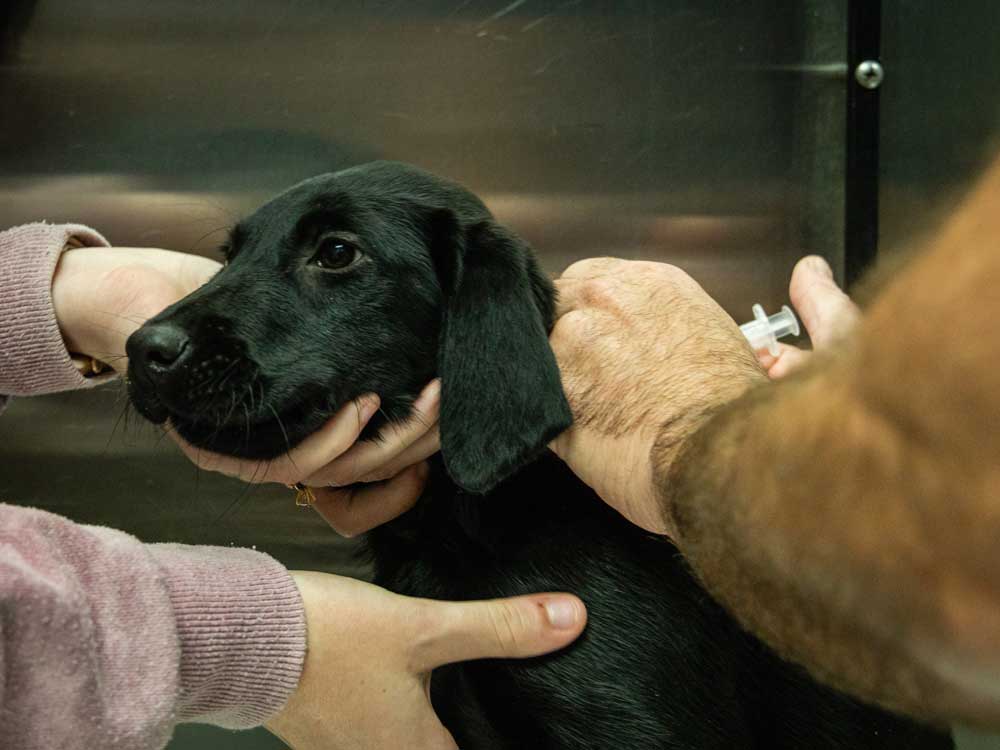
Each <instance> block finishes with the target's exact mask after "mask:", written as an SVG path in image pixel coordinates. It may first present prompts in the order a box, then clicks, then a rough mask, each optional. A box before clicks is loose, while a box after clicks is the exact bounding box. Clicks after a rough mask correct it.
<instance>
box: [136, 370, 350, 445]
mask: <svg viewBox="0 0 1000 750" xmlns="http://www.w3.org/2000/svg"><path fill="white" fill-rule="evenodd" d="M229 368H230V369H229V372H228V374H225V375H220V376H216V377H214V378H202V379H201V380H198V379H197V378H196V377H192V378H191V379H187V378H178V379H177V380H178V381H179V382H171V383H170V384H163V383H161V384H159V385H153V384H151V383H149V382H147V381H146V380H145V379H144V378H143V377H142V375H141V374H139V373H133V371H132V368H130V369H129V377H128V393H129V399H130V400H131V402H132V405H133V406H134V407H135V409H136V411H137V412H138V413H139V414H140V415H141V416H142V417H143V418H145V419H147V420H149V421H150V422H153V423H154V424H159V425H163V424H167V425H169V427H170V428H171V429H174V430H176V431H177V434H178V435H180V436H181V437H182V438H184V440H186V441H187V442H189V443H191V444H192V445H195V446H197V447H199V448H204V449H206V450H210V451H213V452H215V453H223V454H226V455H231V456H237V457H240V458H251V459H270V458H274V457H276V456H279V455H281V454H282V453H285V452H286V451H288V450H290V449H291V448H294V447H295V446H296V445H298V444H299V443H300V442H302V440H303V439H305V438H306V437H307V436H308V435H309V434H311V433H312V432H314V431H315V430H316V429H318V428H319V427H320V426H322V424H323V423H324V422H325V421H326V420H327V419H328V418H329V417H330V416H331V415H332V414H333V413H335V412H336V408H337V406H338V405H337V404H334V403H330V399H329V397H327V396H325V394H321V393H316V394H312V395H313V398H309V397H308V396H305V394H299V396H300V398H299V399H296V402H295V403H279V404H275V403H272V401H273V398H272V396H271V395H270V393H271V390H272V388H271V385H270V383H269V382H268V380H267V379H266V378H265V377H264V376H262V375H261V374H260V373H259V372H257V370H256V368H255V367H253V366H252V365H251V364H249V363H246V362H241V363H238V364H233V365H230V366H229ZM224 370H225V368H224V367H223V368H220V372H223V371H224Z"/></svg>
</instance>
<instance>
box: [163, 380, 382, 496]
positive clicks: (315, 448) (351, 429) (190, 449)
mask: <svg viewBox="0 0 1000 750" xmlns="http://www.w3.org/2000/svg"><path fill="white" fill-rule="evenodd" d="M378 405H379V400H378V397H377V396H375V395H368V396H362V397H361V398H359V399H356V400H354V401H350V402H348V403H346V404H344V406H342V407H341V408H340V411H338V412H337V413H336V414H335V415H334V416H333V417H332V418H331V419H330V420H328V421H327V423H326V424H325V425H323V427H321V428H320V429H318V430H317V431H316V432H314V433H313V434H312V435H310V436H309V437H307V438H306V439H305V440H303V441H302V442H301V443H299V445H297V446H296V447H295V448H293V449H292V450H291V451H289V452H288V453H285V454H284V455H282V456H279V457H278V458H275V459H273V460H271V461H254V460H248V459H243V458H236V457H234V456H224V455H222V454H220V453H213V452H212V451H206V450H202V449H201V448H197V447H195V446H193V445H191V444H190V443H188V442H187V441H186V440H184V439H183V438H181V437H180V436H179V435H177V434H176V431H173V430H172V431H171V434H172V435H173V437H174V440H175V441H176V442H177V444H178V445H179V446H180V448H181V450H182V451H183V452H184V454H185V455H186V456H187V457H188V458H189V459H191V460H192V461H193V462H194V463H196V464H197V465H198V466H200V467H201V468H203V469H205V470H207V471H216V472H219V473H221V474H227V475H229V476H232V477H238V478H240V479H242V480H243V481H245V482H250V483H253V484H261V483H264V482H280V483H282V484H294V483H296V482H299V481H301V479H302V478H303V477H305V476H309V475H310V474H312V473H313V472H315V471H316V470H317V469H318V468H319V467H320V466H322V465H324V463H326V462H328V461H329V460H330V457H331V456H337V455H340V454H341V453H343V452H344V451H346V450H347V449H348V448H350V447H351V446H352V445H353V444H354V442H355V441H356V440H357V439H358V436H359V435H360V434H361V430H363V429H364V427H365V425H366V424H368V420H370V419H371V418H372V415H373V414H374V413H375V412H376V411H377V410H378Z"/></svg>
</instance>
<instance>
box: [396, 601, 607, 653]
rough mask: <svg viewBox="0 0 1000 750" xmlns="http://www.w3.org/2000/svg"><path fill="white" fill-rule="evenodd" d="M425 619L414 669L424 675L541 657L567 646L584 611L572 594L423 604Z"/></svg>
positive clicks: (577, 632)
mask: <svg viewBox="0 0 1000 750" xmlns="http://www.w3.org/2000/svg"><path fill="white" fill-rule="evenodd" d="M426 605H427V606H428V607H429V608H430V609H429V612H428V614H429V617H428V618H426V619H425V620H423V623H424V624H425V626H426V625H427V623H428V622H429V623H430V626H429V627H424V628H423V632H422V633H421V635H420V639H419V642H418V644H417V648H416V654H415V657H414V660H415V664H414V667H415V669H416V671H418V672H425V671H429V670H432V669H434V668H436V667H440V666H442V665H444V664H452V663H454V662H459V661H469V660H471V659H510V658H524V657H529V656H541V655H542V654H547V653H549V652H550V651H555V650H557V649H560V648H563V647H565V646H567V645H569V644H570V643H572V642H573V641H574V640H576V638H577V637H578V636H579V635H580V633H582V632H583V628H584V626H585V625H586V624H587V609H586V607H584V605H583V602H582V601H580V599H579V598H577V597H575V596H573V595H571V594H532V595H530V596H517V597H513V598H510V599H492V600H489V601H479V602H431V601H428V602H426Z"/></svg>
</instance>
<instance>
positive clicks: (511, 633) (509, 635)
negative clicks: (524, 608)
mask: <svg viewBox="0 0 1000 750" xmlns="http://www.w3.org/2000/svg"><path fill="white" fill-rule="evenodd" d="M488 611H489V618H490V625H491V627H492V629H493V635H494V638H495V639H496V644H497V646H498V647H499V649H500V651H501V652H502V653H504V654H513V653H516V651H517V648H518V646H519V645H520V643H521V640H522V638H523V635H524V632H525V631H526V629H527V628H526V623H525V621H524V615H523V614H522V613H521V611H520V609H519V608H517V607H513V606H511V605H510V604H507V603H505V602H497V603H495V604H494V605H493V606H491V607H490V608H489V610H488Z"/></svg>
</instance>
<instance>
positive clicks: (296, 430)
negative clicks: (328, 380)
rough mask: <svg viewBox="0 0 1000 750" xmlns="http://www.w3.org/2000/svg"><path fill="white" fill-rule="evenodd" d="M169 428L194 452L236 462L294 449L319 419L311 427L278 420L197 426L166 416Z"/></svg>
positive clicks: (263, 458) (184, 419)
mask: <svg viewBox="0 0 1000 750" xmlns="http://www.w3.org/2000/svg"><path fill="white" fill-rule="evenodd" d="M168 419H169V421H170V425H171V426H172V427H173V428H174V429H175V430H176V431H177V434H178V435H180V436H181V437H182V438H184V440H186V441H187V442H189V443H191V445H194V446H196V447H198V448H204V449H205V450H209V451H212V452H213V453H222V454H224V455H227V456H236V457H237V458H248V459H254V460H268V459H272V458H276V457H278V456H280V455H281V454H283V453H286V452H288V451H289V450H290V449H292V448H295V447H296V446H297V445H298V444H299V443H301V442H302V441H303V440H305V438H307V437H308V436H309V435H310V434H311V433H312V432H313V431H314V430H316V429H318V428H319V427H320V426H322V424H323V422H324V421H325V419H323V418H320V419H318V420H317V422H318V423H317V424H316V425H315V426H313V424H312V420H310V421H309V422H295V421H292V420H286V418H284V417H282V418H281V421H280V422H279V421H278V420H277V419H273V418H272V419H270V420H267V421H263V422H249V423H247V422H246V421H243V422H230V423H226V424H221V425H220V424H218V423H217V422H200V421H196V420H191V419H188V418H186V417H183V416H178V415H170V416H169V417H168Z"/></svg>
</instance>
